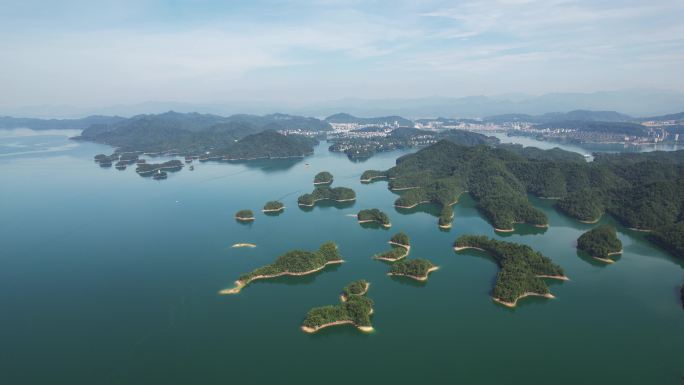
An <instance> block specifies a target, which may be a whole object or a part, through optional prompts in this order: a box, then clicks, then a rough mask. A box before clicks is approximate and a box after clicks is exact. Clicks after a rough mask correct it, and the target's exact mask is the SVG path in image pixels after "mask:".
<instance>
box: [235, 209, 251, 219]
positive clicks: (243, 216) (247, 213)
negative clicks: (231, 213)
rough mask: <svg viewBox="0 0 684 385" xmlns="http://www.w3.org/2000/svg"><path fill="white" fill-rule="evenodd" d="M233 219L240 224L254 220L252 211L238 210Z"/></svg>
mask: <svg viewBox="0 0 684 385" xmlns="http://www.w3.org/2000/svg"><path fill="white" fill-rule="evenodd" d="M235 219H237V220H238V221H241V222H251V221H253V220H254V213H253V212H252V210H240V211H238V212H237V213H235Z"/></svg>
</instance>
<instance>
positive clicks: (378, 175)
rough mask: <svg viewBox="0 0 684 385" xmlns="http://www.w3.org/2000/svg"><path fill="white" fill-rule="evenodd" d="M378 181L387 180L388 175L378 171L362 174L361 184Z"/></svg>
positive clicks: (368, 171)
mask: <svg viewBox="0 0 684 385" xmlns="http://www.w3.org/2000/svg"><path fill="white" fill-rule="evenodd" d="M376 179H387V173H386V172H384V171H378V170H366V171H364V172H363V174H361V183H371V182H372V181H374V180H376Z"/></svg>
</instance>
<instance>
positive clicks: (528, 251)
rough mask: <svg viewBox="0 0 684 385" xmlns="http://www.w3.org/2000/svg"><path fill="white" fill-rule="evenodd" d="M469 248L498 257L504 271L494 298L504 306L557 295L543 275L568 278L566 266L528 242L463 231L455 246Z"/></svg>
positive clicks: (513, 305)
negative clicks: (505, 240) (532, 298)
mask: <svg viewBox="0 0 684 385" xmlns="http://www.w3.org/2000/svg"><path fill="white" fill-rule="evenodd" d="M468 249H475V250H480V251H483V252H486V253H488V254H490V255H491V256H492V257H493V258H494V259H495V260H496V262H497V264H498V265H499V267H500V271H499V274H498V275H497V277H496V283H495V284H494V290H493V292H492V298H493V299H494V301H496V302H497V303H500V304H502V305H504V306H508V307H515V306H516V304H517V303H518V300H520V299H522V298H525V297H528V296H540V297H545V298H554V296H553V295H552V294H551V293H550V291H549V287H548V286H547V285H546V282H544V280H543V278H552V279H559V280H563V281H567V280H568V278H567V277H566V276H565V275H564V273H563V268H561V267H560V266H558V265H556V264H555V263H553V262H552V261H551V259H550V258H549V257H546V256H544V255H543V254H542V253H540V252H538V251H535V250H533V249H532V248H531V247H529V246H527V245H521V244H517V243H513V242H503V241H497V240H495V239H490V238H488V237H486V236H477V235H463V236H461V237H459V238H458V239H457V240H456V242H454V250H456V251H462V250H468Z"/></svg>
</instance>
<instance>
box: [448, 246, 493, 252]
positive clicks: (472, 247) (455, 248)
mask: <svg viewBox="0 0 684 385" xmlns="http://www.w3.org/2000/svg"><path fill="white" fill-rule="evenodd" d="M468 249H474V250H480V251H484V252H486V250H485V249H481V248H479V247H474V246H461V247H459V246H454V250H455V251H461V250H468Z"/></svg>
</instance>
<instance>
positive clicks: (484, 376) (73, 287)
mask: <svg viewBox="0 0 684 385" xmlns="http://www.w3.org/2000/svg"><path fill="white" fill-rule="evenodd" d="M4 133H5V135H4V136H1V135H0V176H1V177H2V184H1V185H0V186H1V187H0V213H1V214H2V217H1V218H0V220H1V222H0V226H1V228H0V244H1V245H2V252H1V253H0V261H1V265H0V266H1V268H0V308H1V309H2V312H1V313H0V341H1V345H0V383H2V384H50V385H54V384H88V385H89V384H227V383H236V382H240V381H242V382H247V383H255V384H259V383H261V384H271V383H294V382H296V383H300V384H338V383H339V384H342V383H344V384H349V383H364V382H365V383H369V382H378V383H394V384H424V383H454V384H456V383H461V384H551V383H553V384H568V385H577V384H606V383H619V384H681V383H682V376H683V375H684V311H683V310H682V306H681V304H680V302H679V298H678V288H679V286H681V284H682V282H683V281H684V269H682V263H681V262H678V261H677V260H676V259H674V258H672V257H670V256H669V255H667V254H666V253H664V252H662V251H660V250H659V249H657V248H655V247H653V246H651V245H650V244H649V243H647V242H646V241H644V240H643V235H642V234H641V233H636V232H632V231H630V230H626V229H624V228H622V227H618V229H619V230H618V231H619V237H620V239H621V240H622V242H623V244H624V250H625V252H624V254H623V255H622V257H621V258H620V259H619V261H618V262H617V263H615V264H613V265H611V266H603V265H601V264H598V263H595V262H593V261H591V260H589V259H586V258H583V257H581V256H578V254H577V252H576V249H575V247H574V243H575V240H576V238H577V237H578V236H579V235H580V234H581V233H582V232H583V231H586V230H587V229H589V228H591V225H584V224H581V223H578V222H577V221H574V220H572V219H570V218H567V217H565V216H563V215H561V214H559V213H558V212H557V211H556V210H554V208H553V202H552V201H547V200H536V199H535V200H533V203H534V205H535V206H537V207H539V208H541V209H542V210H543V211H544V212H545V213H546V214H547V215H548V216H549V220H550V225H551V226H550V228H549V229H548V230H546V231H541V230H536V229H533V228H529V227H525V226H521V227H519V228H518V229H517V231H516V233H513V234H509V235H506V236H500V235H496V234H495V233H494V232H493V231H492V228H491V226H490V225H488V224H487V222H485V220H484V219H482V217H481V216H480V215H479V214H478V212H477V210H476V209H475V208H474V204H473V202H472V200H471V199H470V198H468V197H465V198H464V199H462V201H461V202H460V203H459V204H458V205H456V206H455V208H454V209H455V215H456V219H455V221H454V227H453V229H452V230H451V231H449V232H444V231H439V230H438V228H437V225H436V222H437V218H436V217H435V216H434V215H435V214H437V213H438V210H437V209H436V208H435V207H432V206H429V205H426V206H423V207H420V208H418V209H417V210H413V211H412V212H410V213H405V212H404V213H399V212H397V211H396V210H395V209H394V208H393V207H392V202H393V200H394V199H395V195H394V194H393V193H391V192H389V191H388V190H387V189H386V183H385V182H377V183H374V184H370V185H363V184H361V183H359V176H360V175H361V173H362V171H363V170H365V169H370V168H374V169H385V168H388V167H390V166H392V165H393V164H394V159H395V158H396V157H397V156H399V155H401V154H402V153H400V152H394V153H386V154H381V155H378V156H376V157H374V158H372V159H371V160H368V161H366V162H363V163H352V162H350V161H349V160H348V159H347V158H346V157H345V156H343V155H339V154H332V153H329V152H328V151H327V146H326V145H324V144H323V145H321V146H319V147H318V148H317V150H316V153H315V155H313V156H311V157H309V158H307V159H306V160H304V161H264V162H251V163H243V164H218V163H204V164H195V170H194V171H189V170H188V169H187V168H186V169H184V170H182V171H180V172H178V173H170V175H169V178H168V179H167V180H165V181H153V180H151V179H149V178H142V177H140V176H138V175H137V174H135V172H134V170H133V168H129V169H127V170H126V171H118V170H116V169H114V168H113V167H112V168H110V169H102V168H100V167H98V166H97V165H96V164H95V163H94V162H93V161H92V157H93V156H94V155H95V154H97V153H100V152H106V153H109V152H111V149H110V148H108V147H106V146H100V145H96V144H91V143H76V142H69V141H68V140H67V139H66V136H64V135H57V134H54V133H53V134H54V135H53V134H50V135H47V136H44V135H27V134H26V133H23V134H21V133H20V134H8V133H7V131H5V132H4ZM307 163H308V165H307ZM322 170H328V171H331V172H332V173H333V174H334V176H335V183H334V185H335V186H348V187H351V188H353V189H355V190H356V192H357V195H358V199H357V201H356V202H355V203H354V204H352V205H348V206H344V207H341V208H340V207H334V206H331V205H325V206H322V207H320V206H319V207H316V208H314V209H313V210H310V211H303V210H301V209H299V208H298V207H297V204H296V199H297V196H298V195H300V194H302V193H304V192H308V191H310V190H312V187H313V186H312V178H313V176H314V174H315V173H316V172H318V171H322ZM272 199H280V200H282V201H283V202H284V203H285V205H286V206H287V209H286V210H285V212H284V213H283V214H282V215H280V216H275V217H271V216H266V215H263V214H261V213H260V212H257V211H258V210H259V209H260V208H261V206H262V205H263V204H264V203H265V202H266V201H268V200H272ZM373 207H378V208H380V209H382V210H384V211H385V212H387V213H388V214H389V215H390V217H391V220H392V224H393V226H392V229H391V230H389V231H388V230H382V229H372V228H362V227H361V226H359V225H358V224H357V223H356V222H355V220H354V218H351V217H349V216H348V214H354V213H356V212H357V211H358V210H360V209H362V208H373ZM242 208H251V209H253V210H255V212H257V213H256V221H255V222H254V223H252V224H249V225H243V224H239V223H237V222H235V220H234V219H233V214H234V213H235V211H237V210H239V209H242ZM603 221H606V222H611V223H612V220H611V219H610V218H604V220H603ZM400 230H401V231H405V232H406V233H407V234H409V236H410V237H411V240H412V245H413V246H412V250H411V257H425V258H430V259H431V260H432V261H433V262H435V263H436V264H437V265H439V266H440V267H441V269H440V270H438V271H436V272H434V273H433V274H432V275H431V276H430V279H429V281H428V282H427V283H425V284H422V283H420V284H419V283H415V282H413V281H409V280H407V279H399V278H390V277H388V276H387V275H386V273H387V270H388V266H387V265H386V264H385V263H382V262H379V261H375V260H372V259H371V256H372V255H373V254H375V253H378V252H381V251H383V250H385V249H387V247H388V245H387V241H388V240H389V237H390V236H391V235H392V234H393V233H394V232H396V231H400ZM465 233H475V234H485V235H488V236H493V237H495V238H497V239H504V240H510V241H514V242H521V243H525V244H528V245H531V246H533V247H534V248H536V249H538V250H540V251H541V252H543V253H544V254H546V255H548V256H549V257H551V258H552V259H553V260H554V261H555V262H556V263H558V264H560V265H561V266H563V267H564V268H565V270H566V273H567V275H568V276H569V277H570V278H571V279H572V280H571V281H569V282H563V283H556V282H553V283H552V284H551V290H552V292H553V293H554V294H555V295H556V296H557V298H556V299H554V300H546V299H538V298H531V299H525V300H523V301H522V302H521V304H520V306H519V307H518V308H516V309H514V310H511V309H507V308H504V307H502V306H500V305H497V304H495V303H493V302H492V301H491V299H490V298H489V293H490V290H491V288H492V283H493V281H494V278H495V275H496V272H497V267H496V264H495V263H494V262H493V260H492V259H491V258H489V257H487V256H485V255H483V254H479V253H477V252H465V253H459V254H456V253H454V252H453V251H452V249H451V244H452V242H453V241H454V239H455V238H456V237H457V236H459V235H461V234H465ZM326 240H333V241H335V242H337V243H338V245H339V247H340V251H341V253H342V255H343V256H344V258H345V260H346V261H347V262H346V263H344V264H342V265H340V266H336V267H330V268H327V269H325V270H324V271H322V272H320V273H318V274H315V275H313V276H308V277H300V278H294V277H291V278H282V279H276V280H272V281H263V282H257V283H255V284H252V285H250V286H249V287H247V288H246V289H244V290H243V291H242V292H241V293H240V294H238V295H235V296H219V295H217V292H218V291H219V290H221V289H223V288H226V287H229V286H231V285H232V282H233V281H234V280H235V279H236V278H237V277H238V276H239V275H240V274H241V273H243V272H246V271H249V270H251V269H254V268H256V267H259V266H262V265H264V264H267V263H269V262H271V261H272V260H273V259H274V258H275V257H276V256H278V255H279V254H281V253H283V252H285V251H287V250H290V249H293V248H304V249H315V248H317V247H318V246H319V245H320V244H321V243H323V242H324V241H326ZM238 242H251V243H255V244H257V245H258V246H257V247H256V248H254V249H231V248H230V246H231V245H232V244H234V243H238ZM359 278H365V279H367V280H369V281H370V282H371V283H372V285H371V289H370V292H369V295H370V296H371V297H372V298H373V299H374V300H375V302H376V306H375V315H374V316H373V324H374V327H375V329H376V332H375V333H373V334H370V335H366V334H361V333H359V332H357V331H356V330H355V329H354V328H352V327H341V328H337V329H327V330H324V331H322V332H320V333H318V334H316V335H307V334H304V333H302V332H301V331H300V330H299V326H300V324H301V321H302V319H303V317H304V315H305V314H306V312H307V311H308V310H309V309H310V308H311V307H314V306H321V305H327V304H334V303H336V302H337V301H338V294H339V292H340V290H341V288H342V287H343V286H344V285H345V284H346V283H348V282H349V281H351V280H354V279H359Z"/></svg>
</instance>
